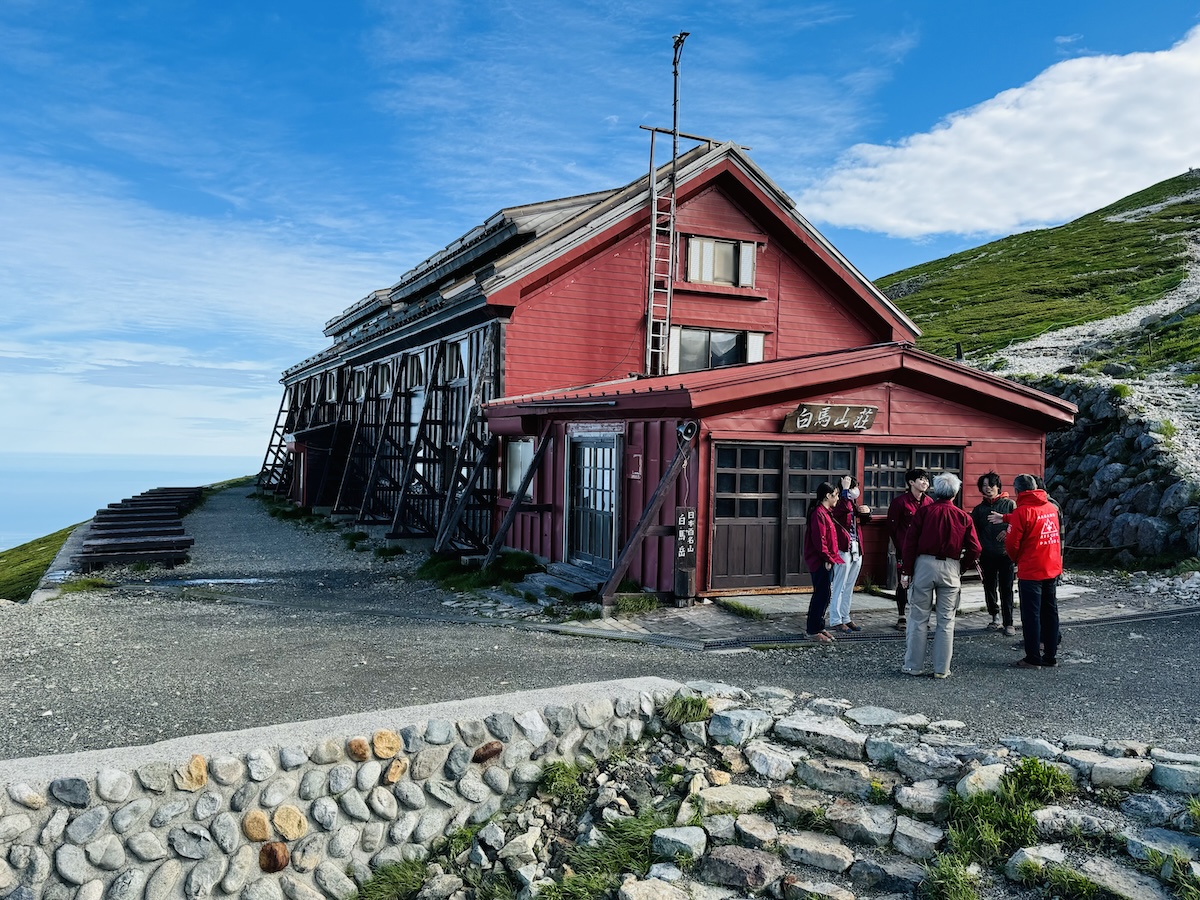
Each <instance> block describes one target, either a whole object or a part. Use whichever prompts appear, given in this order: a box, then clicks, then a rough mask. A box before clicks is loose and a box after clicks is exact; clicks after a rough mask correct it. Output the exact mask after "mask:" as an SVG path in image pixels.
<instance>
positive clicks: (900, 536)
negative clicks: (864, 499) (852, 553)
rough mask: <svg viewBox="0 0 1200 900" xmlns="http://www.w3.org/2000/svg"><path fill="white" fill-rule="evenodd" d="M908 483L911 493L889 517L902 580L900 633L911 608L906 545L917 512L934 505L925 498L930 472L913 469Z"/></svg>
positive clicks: (898, 608) (898, 598) (898, 602)
mask: <svg viewBox="0 0 1200 900" xmlns="http://www.w3.org/2000/svg"><path fill="white" fill-rule="evenodd" d="M904 480H905V481H906V482H908V490H906V491H905V492H904V493H903V494H901V495H900V496H899V497H897V498H896V499H895V500H893V501H892V505H891V506H889V507H888V514H887V526H888V536H889V537H891V539H892V546H893V547H895V548H896V572H897V575H898V578H899V582H898V584H897V585H896V611H897V613H898V615H899V618H897V619H896V630H897V631H903V630H904V625H905V619H904V609H905V607H906V606H908V576H906V575H900V574H899V573H900V572H901V571H903V569H904V542H905V539H906V538H907V537H908V530H909V529H910V528H912V521H913V516H915V515H916V514H917V510H918V509H920V508H921V507H922V506H924V505H925V504H926V503H929V502H931V501H930V499H929V498H928V497H926V496H925V492H926V491H927V490H929V473H928V472H926V471H925V470H924V469H909V470H908V471H907V472H905V473H904Z"/></svg>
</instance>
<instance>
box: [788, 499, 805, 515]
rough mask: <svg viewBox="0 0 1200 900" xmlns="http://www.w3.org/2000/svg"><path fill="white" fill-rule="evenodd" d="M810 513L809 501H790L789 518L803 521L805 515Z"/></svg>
mask: <svg viewBox="0 0 1200 900" xmlns="http://www.w3.org/2000/svg"><path fill="white" fill-rule="evenodd" d="M807 511H808V501H807V500H789V501H788V518H789V519H803V518H804V514H805V513H806V512H807Z"/></svg>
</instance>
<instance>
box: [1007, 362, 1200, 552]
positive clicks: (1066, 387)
mask: <svg viewBox="0 0 1200 900" xmlns="http://www.w3.org/2000/svg"><path fill="white" fill-rule="evenodd" d="M1030 383H1031V384H1032V386H1034V387H1037V388H1039V389H1040V390H1043V391H1046V392H1047V393H1051V394H1055V395H1056V396H1059V397H1062V398H1063V399H1064V400H1069V401H1071V402H1072V403H1074V404H1075V405H1076V406H1078V407H1079V415H1078V417H1077V419H1076V423H1075V425H1074V427H1073V428H1070V429H1068V430H1065V431H1061V432H1052V433H1050V434H1048V435H1047V436H1046V487H1047V489H1048V491H1049V492H1050V494H1051V496H1053V497H1054V498H1055V499H1056V500H1058V501H1059V503H1060V504H1061V505H1062V508H1063V513H1064V518H1065V528H1066V533H1065V540H1064V543H1065V545H1066V546H1067V547H1068V548H1069V549H1070V550H1074V551H1076V555H1075V557H1074V558H1075V559H1078V560H1081V561H1086V560H1087V556H1086V554H1080V553H1079V551H1081V550H1100V551H1106V550H1111V551H1116V553H1115V556H1114V555H1113V554H1111V553H1110V554H1107V555H1106V556H1105V557H1104V558H1105V559H1106V560H1111V559H1114V558H1115V560H1116V561H1117V562H1118V563H1120V564H1121V565H1127V566H1129V565H1134V564H1136V563H1137V561H1138V560H1144V559H1151V558H1160V559H1161V558H1164V557H1165V558H1183V557H1187V556H1195V555H1196V554H1197V552H1198V548H1197V539H1198V535H1200V483H1198V482H1197V478H1196V476H1195V474H1194V473H1190V472H1188V471H1186V470H1185V469H1184V468H1182V467H1181V465H1180V460H1179V459H1178V457H1177V456H1176V454H1175V453H1174V452H1173V450H1172V448H1171V439H1170V437H1169V436H1168V435H1167V434H1166V433H1165V432H1169V431H1170V426H1169V425H1168V424H1167V423H1165V422H1163V421H1160V420H1158V419H1155V418H1153V417H1152V416H1149V415H1147V414H1144V413H1141V412H1139V411H1138V410H1136V409H1134V408H1133V407H1131V406H1130V405H1129V404H1128V403H1127V402H1126V401H1125V400H1124V399H1123V398H1122V397H1121V396H1120V394H1119V392H1118V390H1117V389H1115V388H1114V387H1112V386H1110V385H1105V384H1096V383H1088V382H1083V381H1077V380H1073V379H1063V378H1048V379H1042V380H1039V381H1033V382H1030ZM1069 559H1070V557H1069Z"/></svg>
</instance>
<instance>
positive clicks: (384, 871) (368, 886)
mask: <svg viewBox="0 0 1200 900" xmlns="http://www.w3.org/2000/svg"><path fill="white" fill-rule="evenodd" d="M425 877H426V873H425V863H423V862H416V861H415V860H412V861H408V862H399V863H392V864H391V865H387V866H381V867H380V868H378V869H376V870H375V871H374V873H373V874H372V875H371V877H370V878H369V879H368V880H367V881H365V882H364V883H363V885H362V887H360V888H359V889H358V895H357V900H411V898H413V897H416V896H417V893H418V892H419V891H420V890H421V885H422V884H424V883H425Z"/></svg>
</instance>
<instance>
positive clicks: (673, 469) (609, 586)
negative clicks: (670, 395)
mask: <svg viewBox="0 0 1200 900" xmlns="http://www.w3.org/2000/svg"><path fill="white" fill-rule="evenodd" d="M688 426H691V427H690V428H688ZM680 427H681V430H682V429H685V428H686V429H688V430H690V431H691V432H692V435H691V437H688V438H686V439H683V436H682V434H681V436H680V437H681V440H680V441H679V448H678V449H677V450H676V451H675V458H674V459H672V460H671V465H670V467H669V468H668V469H667V471H666V473H665V474H664V475H663V477H662V480H661V481H659V483H658V487H656V488H655V489H654V495H653V496H652V497H651V498H650V503H649V504H648V505H647V506H646V508H645V509H644V510H642V517H641V518H640V519H639V520H638V523H637V527H635V528H634V529H633V534H631V535H630V536H629V540H628V541H626V542H625V546H624V547H622V548H621V553H620V555H619V556H617V562H616V565H614V566H613V570H612V574H611V575H609V576H608V581H606V582H604V587H602V588H601V589H600V600H601V602H602V603H603V604H604V605H605V606H612V605H613V595H614V594H616V592H617V585H619V584H620V583H621V579H622V578H624V577H625V573H626V572H628V571H629V564H630V563H631V562H632V561H633V553H634V551H635V550H637V548H638V546H639V545H640V544H641V543H642V540H643V538H645V537H646V532H647V531H649V530H650V524H651V523H652V522H653V521H654V519H655V517H656V516H657V515H658V511H659V510H660V509H662V505H663V503H665V502H666V499H667V491H669V490H670V489H671V487H672V486H673V485H674V484H675V481H676V479H678V478H679V473H680V472H682V471H683V467H684V465H685V464H686V463H687V459H688V456H689V455H691V452H692V443H693V442H694V441H695V440H696V435H697V434H698V433H699V428H697V427H696V425H695V423H694V422H688V423H685V424H684V425H683V426H680Z"/></svg>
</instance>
